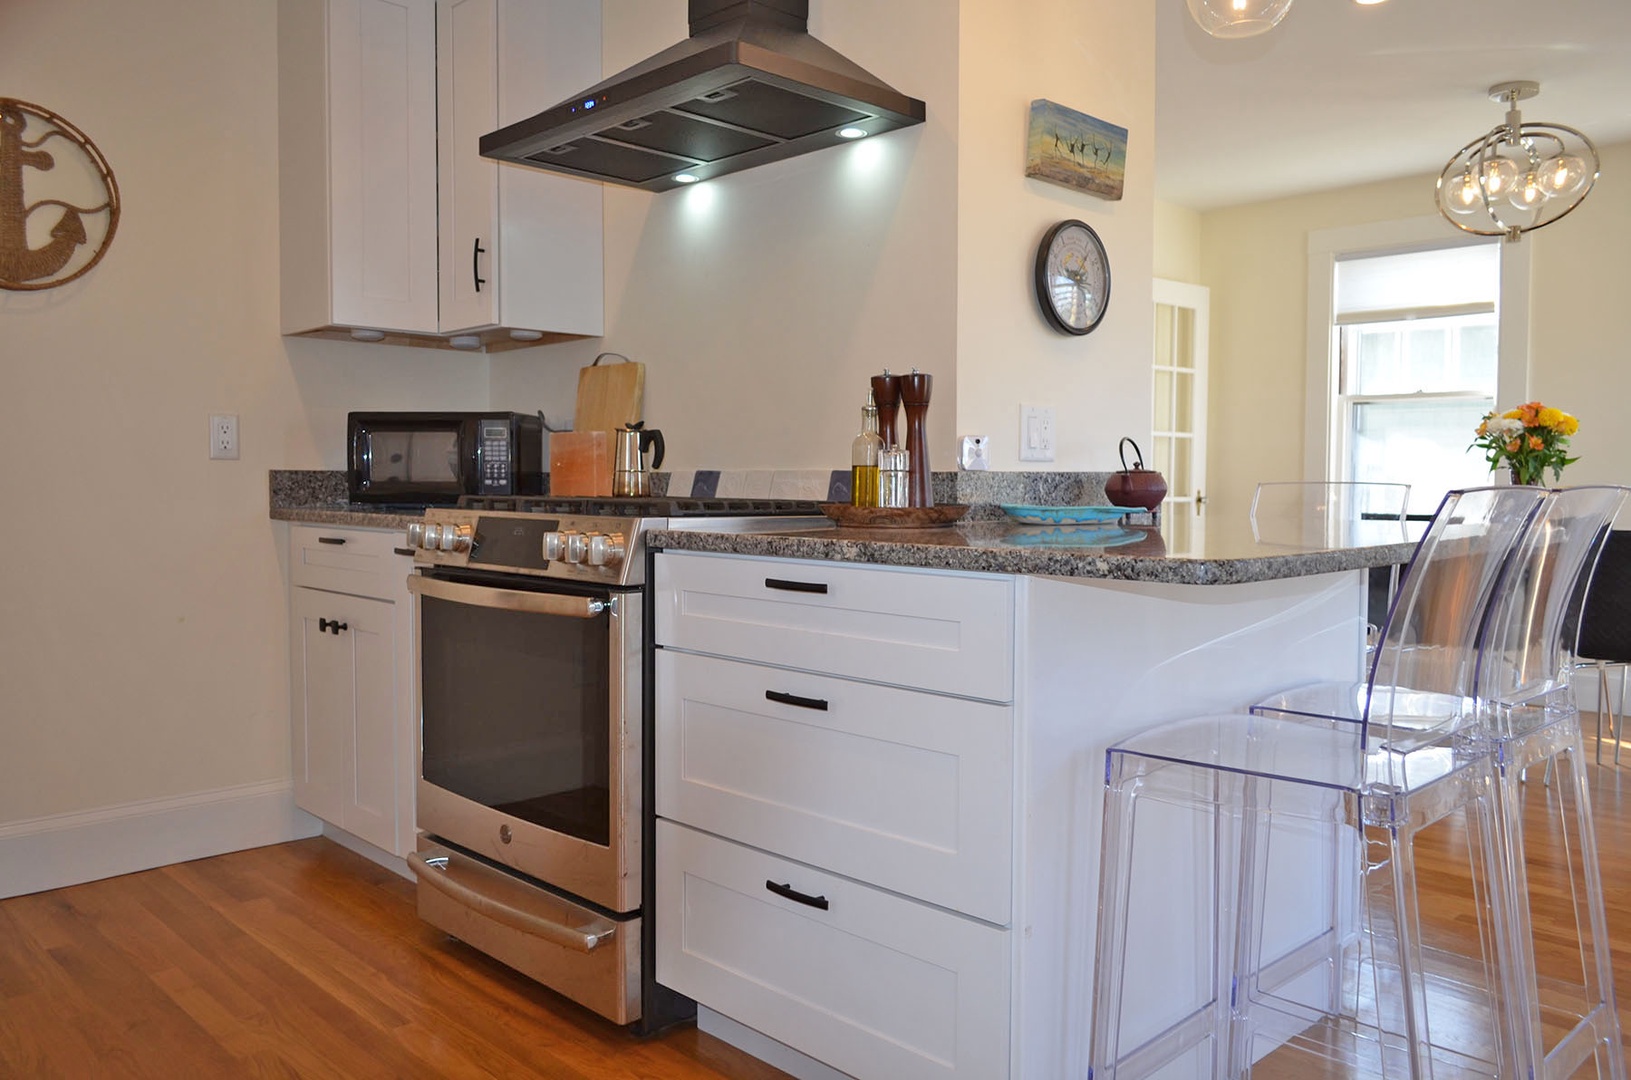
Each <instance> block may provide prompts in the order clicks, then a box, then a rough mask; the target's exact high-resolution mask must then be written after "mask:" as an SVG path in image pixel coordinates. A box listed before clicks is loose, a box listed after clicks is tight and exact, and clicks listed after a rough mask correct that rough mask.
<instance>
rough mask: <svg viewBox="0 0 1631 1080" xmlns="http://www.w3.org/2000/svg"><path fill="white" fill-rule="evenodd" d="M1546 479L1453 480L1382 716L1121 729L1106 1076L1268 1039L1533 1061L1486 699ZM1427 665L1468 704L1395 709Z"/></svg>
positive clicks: (1353, 1069)
mask: <svg viewBox="0 0 1631 1080" xmlns="http://www.w3.org/2000/svg"><path fill="white" fill-rule="evenodd" d="M1540 497H1541V496H1540V495H1539V494H1538V493H1536V494H1526V493H1525V492H1523V491H1521V490H1515V489H1507V488H1501V489H1478V490H1475V491H1470V492H1452V493H1451V494H1450V495H1449V496H1447V497H1446V499H1445V501H1444V503H1443V504H1442V505H1441V506H1440V508H1439V512H1438V514H1437V515H1435V517H1434V520H1433V522H1432V523H1431V524H1430V526H1429V527H1428V531H1427V534H1426V535H1425V536H1424V537H1423V539H1422V541H1421V543H1420V544H1419V545H1418V546H1417V549H1416V553H1415V556H1414V558H1413V559H1412V562H1411V568H1410V571H1409V572H1408V573H1407V574H1406V575H1405V577H1404V580H1403V582H1402V583H1401V586H1400V591H1399V595H1398V597H1397V598H1396V601H1395V603H1394V605H1393V609H1392V612H1391V615H1390V618H1389V620H1388V626H1387V628H1386V631H1385V633H1384V638H1383V646H1382V647H1381V648H1380V649H1378V650H1377V653H1376V660H1375V663H1374V665H1373V667H1372V676H1371V680H1370V683H1369V685H1368V687H1367V690H1368V691H1369V692H1368V693H1366V694H1365V695H1364V700H1365V702H1366V703H1367V705H1368V710H1367V712H1366V714H1365V716H1364V719H1365V720H1366V721H1367V722H1361V723H1354V722H1352V721H1350V720H1330V719H1324V718H1315V717H1308V716H1293V715H1285V714H1270V715H1253V714H1241V715H1230V716H1208V717H1200V718H1196V719H1193V720H1187V721H1180V722H1178V723H1175V724H1169V725H1164V726H1162V727H1160V728H1156V729H1153V730H1151V731H1149V732H1146V733H1144V734H1142V735H1139V736H1137V737H1135V738H1133V739H1131V740H1128V741H1127V742H1125V743H1122V744H1120V745H1118V746H1115V747H1112V748H1111V749H1110V750H1109V751H1108V752H1107V754H1106V791H1105V816H1104V835H1103V844H1102V853H1101V862H1100V894H1099V924H1098V934H1097V950H1098V951H1097V960H1096V969H1095V987H1094V988H1095V995H1094V1004H1093V1030H1092V1038H1091V1053H1092V1065H1091V1072H1090V1075H1091V1076H1093V1077H1097V1078H1100V1080H1110V1078H1111V1077H1116V1078H1119V1080H1137V1078H1142V1077H1159V1078H1161V1080H1177V1078H1182V1077H1210V1078H1223V1077H1240V1076H1246V1075H1250V1074H1251V1073H1252V1070H1253V1067H1254V1065H1256V1064H1259V1063H1267V1062H1268V1061H1269V1060H1270V1059H1272V1061H1273V1066H1274V1068H1275V1071H1276V1075H1286V1076H1313V1075H1320V1074H1321V1073H1322V1072H1325V1071H1328V1070H1332V1069H1335V1070H1339V1071H1336V1072H1334V1073H1332V1075H1340V1076H1345V1077H1351V1076H1412V1077H1428V1076H1431V1077H1500V1076H1516V1075H1519V1074H1518V1072H1517V1069H1518V1068H1519V1063H1520V1062H1521V1061H1523V1060H1524V1058H1525V1057H1526V1056H1527V1054H1526V1050H1525V1048H1524V1047H1523V1046H1522V1045H1521V1040H1523V1039H1525V1038H1527V1028H1526V1027H1525V1024H1526V1018H1527V1015H1528V1014H1527V1012H1526V1011H1525V1010H1524V1008H1523V1005H1522V1002H1521V1000H1520V1001H1513V1000H1511V999H1509V997H1508V995H1507V994H1506V992H1505V990H1504V987H1506V986H1507V985H1509V984H1510V983H1512V982H1516V983H1518V984H1519V985H1521V984H1522V979H1521V978H1516V977H1515V976H1517V975H1518V974H1519V973H1518V972H1516V971H1515V970H1514V967H1513V965H1514V963H1515V962H1516V958H1515V957H1514V955H1513V948H1512V943H1513V942H1514V940H1515V935H1514V934H1513V933H1512V931H1511V930H1510V927H1511V922H1512V913H1511V912H1510V911H1509V910H1508V903H1509V897H1508V894H1507V893H1506V891H1505V890H1502V889H1500V888H1498V887H1497V884H1498V879H1497V877H1496V875H1497V873H1498V870H1499V864H1500V860H1501V857H1502V848H1501V845H1500V841H1501V834H1500V823H1499V806H1498V803H1497V798H1496V791H1495V786H1494V762H1493V757H1492V755H1491V754H1490V753H1489V752H1488V745H1489V740H1488V739H1487V738H1486V737H1485V736H1484V733H1483V732H1481V731H1480V729H1479V727H1478V725H1479V723H1480V720H1481V718H1480V716H1479V714H1478V712H1477V711H1476V710H1475V709H1473V708H1471V707H1470V702H1471V700H1472V689H1473V677H1474V671H1475V664H1474V659H1475V655H1476V643H1477V640H1478V634H1479V631H1480V629H1481V627H1482V625H1483V622H1484V619H1485V616H1486V615H1487V612H1488V611H1489V608H1490V604H1491V601H1492V600H1493V599H1494V597H1495V591H1496V589H1497V587H1498V585H1499V583H1500V581H1501V570H1502V568H1503V567H1504V566H1505V564H1506V560H1507V558H1508V556H1509V555H1510V553H1511V551H1512V550H1513V548H1514V547H1515V545H1516V544H1517V543H1518V541H1519V540H1520V539H1521V538H1522V536H1523V535H1524V533H1525V530H1526V529H1527V528H1528V526H1529V523H1530V522H1531V520H1532V519H1533V516H1534V512H1535V510H1536V508H1537V507H1538V505H1539V499H1540ZM1447 568H1453V572H1450V571H1449V569H1447ZM1424 666H1426V667H1431V668H1432V669H1433V670H1435V671H1436V672H1454V673H1459V677H1460V679H1461V680H1462V683H1463V684H1464V685H1458V684H1456V683H1455V682H1454V681H1451V682H1449V683H1447V684H1446V685H1448V686H1450V687H1451V689H1452V690H1453V691H1455V692H1454V693H1452V694H1450V695H1449V697H1450V699H1451V700H1455V701H1459V702H1463V703H1467V704H1468V705H1469V707H1466V708H1462V709H1457V710H1450V711H1446V712H1444V713H1443V714H1442V715H1440V716H1439V717H1438V722H1437V723H1435V724H1432V725H1427V724H1423V723H1421V722H1420V718H1419V717H1411V723H1409V724H1408V725H1404V726H1395V724H1394V722H1393V721H1394V715H1393V704H1394V702H1395V700H1396V699H1397V698H1398V695H1397V694H1396V691H1397V690H1399V689H1401V688H1403V687H1405V686H1408V685H1409V682H1410V680H1411V679H1412V678H1414V677H1415V676H1416V675H1417V674H1418V673H1419V671H1420V669H1421V668H1423V667H1424ZM1430 830H1431V833H1432V836H1433V837H1434V839H1435V840H1439V839H1441V838H1442V837H1441V834H1447V835H1448V838H1449V839H1448V844H1449V846H1450V847H1452V848H1454V849H1455V850H1456V851H1457V853H1458V854H1457V855H1456V857H1455V859H1454V860H1453V865H1455V866H1456V867H1457V869H1456V871H1455V873H1459V874H1460V878H1461V881H1460V886H1461V887H1460V889H1459V891H1458V892H1457V896H1456V911H1457V913H1458V920H1457V921H1458V922H1463V923H1464V924H1465V925H1464V926H1461V927H1455V926H1452V927H1451V928H1450V930H1451V932H1450V933H1448V934H1447V935H1446V934H1441V933H1440V931H1441V929H1442V927H1440V926H1438V925H1434V924H1433V920H1427V921H1424V920H1423V917H1422V911H1421V908H1420V905H1419V903H1418V898H1417V889H1416V886H1417V882H1416V874H1415V845H1416V841H1417V839H1418V838H1419V837H1420V836H1422V835H1423V834H1427V833H1429V831H1430ZM1450 876H1451V877H1452V878H1454V876H1455V874H1454V873H1452V874H1451V875H1450ZM1463 929H1465V930H1469V931H1470V932H1468V933H1461V932H1460V931H1461V930H1463ZM1428 931H1432V933H1431V934H1429V933H1428Z"/></svg>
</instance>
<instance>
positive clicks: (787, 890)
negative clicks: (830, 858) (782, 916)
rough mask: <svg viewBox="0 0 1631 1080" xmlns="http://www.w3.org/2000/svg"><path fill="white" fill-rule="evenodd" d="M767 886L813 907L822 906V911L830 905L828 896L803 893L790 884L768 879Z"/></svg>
mask: <svg viewBox="0 0 1631 1080" xmlns="http://www.w3.org/2000/svg"><path fill="white" fill-rule="evenodd" d="M765 888H767V889H769V890H770V891H771V892H773V893H775V894H776V895H777V896H784V897H786V898H787V899H789V900H792V901H794V902H795V903H799V904H807V905H809V906H810V907H813V908H820V909H821V910H822V911H826V910H827V908H828V907H829V906H830V905H829V904H828V903H827V898H826V897H825V896H811V895H809V894H808V893H801V892H799V891H798V890H796V889H794V888H793V886H792V885H790V884H789V885H777V884H776V883H775V882H774V881H766V882H765Z"/></svg>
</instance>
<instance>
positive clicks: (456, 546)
mask: <svg viewBox="0 0 1631 1080" xmlns="http://www.w3.org/2000/svg"><path fill="white" fill-rule="evenodd" d="M475 534H476V530H475V529H473V528H471V527H470V526H469V525H443V526H442V535H441V544H440V547H441V549H442V550H443V551H451V552H453V553H455V554H459V553H462V552H466V551H469V550H470V548H471V542H472V541H473V540H474V539H475Z"/></svg>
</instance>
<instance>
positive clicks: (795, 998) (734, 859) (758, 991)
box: [657, 819, 1010, 1080]
mask: <svg viewBox="0 0 1631 1080" xmlns="http://www.w3.org/2000/svg"><path fill="white" fill-rule="evenodd" d="M772 886H780V887H782V888H783V889H784V890H786V891H791V892H794V893H796V894H801V895H803V896H804V897H805V898H806V899H807V900H810V901H815V900H816V899H817V898H819V901H820V904H821V905H823V906H819V907H818V906H811V904H810V903H806V902H801V901H799V900H797V899H789V898H787V897H786V896H784V895H782V894H781V893H778V892H777V891H774V890H773V889H772V888H771V887H772ZM1009 940H1010V939H1009V933H1008V931H1006V930H1001V929H997V928H995V927H992V926H987V925H985V924H984V923H980V922H976V921H974V920H972V919H966V918H963V917H962V916H959V915H953V914H951V913H949V912H945V911H940V910H938V909H936V908H931V907H928V906H926V905H923V904H918V903H916V902H914V901H911V900H906V899H903V898H902V897H899V896H894V895H891V894H889V893H886V892H883V891H881V890H878V889H873V888H869V887H868V886H866V885H861V884H858V883H856V882H853V881H850V880H848V879H846V878H842V877H838V876H835V875H832V874H826V873H821V872H818V871H815V870H812V869H810V868H809V867H806V866H802V865H800V864H798V863H795V862H789V861H787V860H784V859H779V858H776V857H775V856H772V855H767V854H765V853H764V852H761V851H755V850H754V849H752V848H747V847H743V846H741V845H739V844H733V843H731V842H729V841H727V840H721V839H719V838H718V837H715V836H710V835H708V834H707V833H703V832H698V831H696V830H694V829H689V828H687V827H685V826H683V825H679V824H676V823H674V822H671V821H663V820H660V819H659V820H658V822H657V981H658V982H660V983H662V984H663V985H665V986H669V987H671V988H673V989H675V990H678V991H679V992H681V993H683V994H686V995H689V996H690V997H693V998H695V999H696V1000H697V1002H698V1003H699V1004H702V1005H706V1006H708V1007H709V1008H711V1009H715V1010H717V1011H718V1012H721V1013H723V1014H724V1015H726V1016H728V1017H730V1018H731V1019H733V1020H736V1021H737V1022H739V1023H742V1024H746V1025H747V1026H748V1027H751V1028H753V1029H755V1030H757V1031H760V1032H762V1033H763V1034H765V1035H768V1036H770V1037H771V1038H773V1039H778V1040H780V1041H781V1042H784V1043H786V1044H787V1045H789V1046H791V1047H793V1048H794V1049H796V1050H799V1051H802V1052H803V1053H806V1054H809V1055H810V1056H811V1057H814V1058H816V1059H817V1060H819V1061H824V1062H826V1063H828V1064H829V1065H831V1066H833V1067H834V1068H836V1069H839V1070H841V1071H843V1072H846V1073H848V1074H850V1075H851V1076H855V1077H858V1078H859V1080H929V1078H935V1080H944V1078H947V1077H969V1078H975V1080H999V1078H1001V1077H1005V1076H1007V1075H1008V996H1009V994H1008V988H1009Z"/></svg>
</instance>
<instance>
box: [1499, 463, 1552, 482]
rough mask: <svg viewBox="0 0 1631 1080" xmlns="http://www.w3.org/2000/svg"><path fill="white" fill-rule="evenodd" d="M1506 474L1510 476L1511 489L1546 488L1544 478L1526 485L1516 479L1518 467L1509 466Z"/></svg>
mask: <svg viewBox="0 0 1631 1080" xmlns="http://www.w3.org/2000/svg"><path fill="white" fill-rule="evenodd" d="M1507 472H1509V473H1511V474H1512V486H1513V487H1545V486H1546V481H1545V479H1544V478H1542V479H1540V480H1531V481H1529V483H1528V484H1527V485H1526V484H1525V483H1524V482H1523V481H1522V480H1519V479H1518V467H1517V466H1516V465H1509V466H1508V467H1507Z"/></svg>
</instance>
